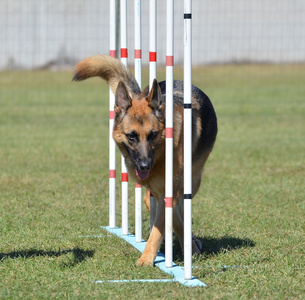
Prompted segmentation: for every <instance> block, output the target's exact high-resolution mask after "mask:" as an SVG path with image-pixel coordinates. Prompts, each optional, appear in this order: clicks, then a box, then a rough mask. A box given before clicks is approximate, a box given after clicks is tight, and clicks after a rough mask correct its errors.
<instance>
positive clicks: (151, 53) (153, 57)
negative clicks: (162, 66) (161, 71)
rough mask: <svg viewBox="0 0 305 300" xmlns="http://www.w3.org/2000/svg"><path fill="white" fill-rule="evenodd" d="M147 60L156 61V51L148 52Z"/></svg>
mask: <svg viewBox="0 0 305 300" xmlns="http://www.w3.org/2000/svg"><path fill="white" fill-rule="evenodd" d="M149 61H151V62H153V61H157V52H149Z"/></svg>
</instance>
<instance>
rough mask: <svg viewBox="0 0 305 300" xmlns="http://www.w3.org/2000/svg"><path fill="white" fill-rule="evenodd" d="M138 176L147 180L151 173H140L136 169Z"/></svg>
mask: <svg viewBox="0 0 305 300" xmlns="http://www.w3.org/2000/svg"><path fill="white" fill-rule="evenodd" d="M136 174H137V176H138V178H139V179H141V180H145V179H146V178H147V177H148V175H149V171H139V170H137V169H136Z"/></svg>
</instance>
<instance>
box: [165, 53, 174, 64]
mask: <svg viewBox="0 0 305 300" xmlns="http://www.w3.org/2000/svg"><path fill="white" fill-rule="evenodd" d="M166 66H167V67H173V66H174V56H173V55H169V56H166Z"/></svg>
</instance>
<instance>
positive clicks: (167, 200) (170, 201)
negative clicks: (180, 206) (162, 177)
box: [164, 197, 173, 207]
mask: <svg viewBox="0 0 305 300" xmlns="http://www.w3.org/2000/svg"><path fill="white" fill-rule="evenodd" d="M164 201H165V207H173V197H165V198H164Z"/></svg>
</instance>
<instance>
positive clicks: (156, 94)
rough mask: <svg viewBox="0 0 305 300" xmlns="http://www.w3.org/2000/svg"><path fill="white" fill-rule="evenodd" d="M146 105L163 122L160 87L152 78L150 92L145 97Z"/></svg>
mask: <svg viewBox="0 0 305 300" xmlns="http://www.w3.org/2000/svg"><path fill="white" fill-rule="evenodd" d="M147 102H148V106H149V107H151V108H152V109H153V111H154V113H155V115H156V116H157V118H158V119H159V121H160V122H164V106H165V105H164V103H163V102H164V101H163V100H162V96H161V89H160V87H159V84H158V82H157V80H156V79H154V81H153V84H152V87H151V90H150V93H149V95H148V97H147Z"/></svg>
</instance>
